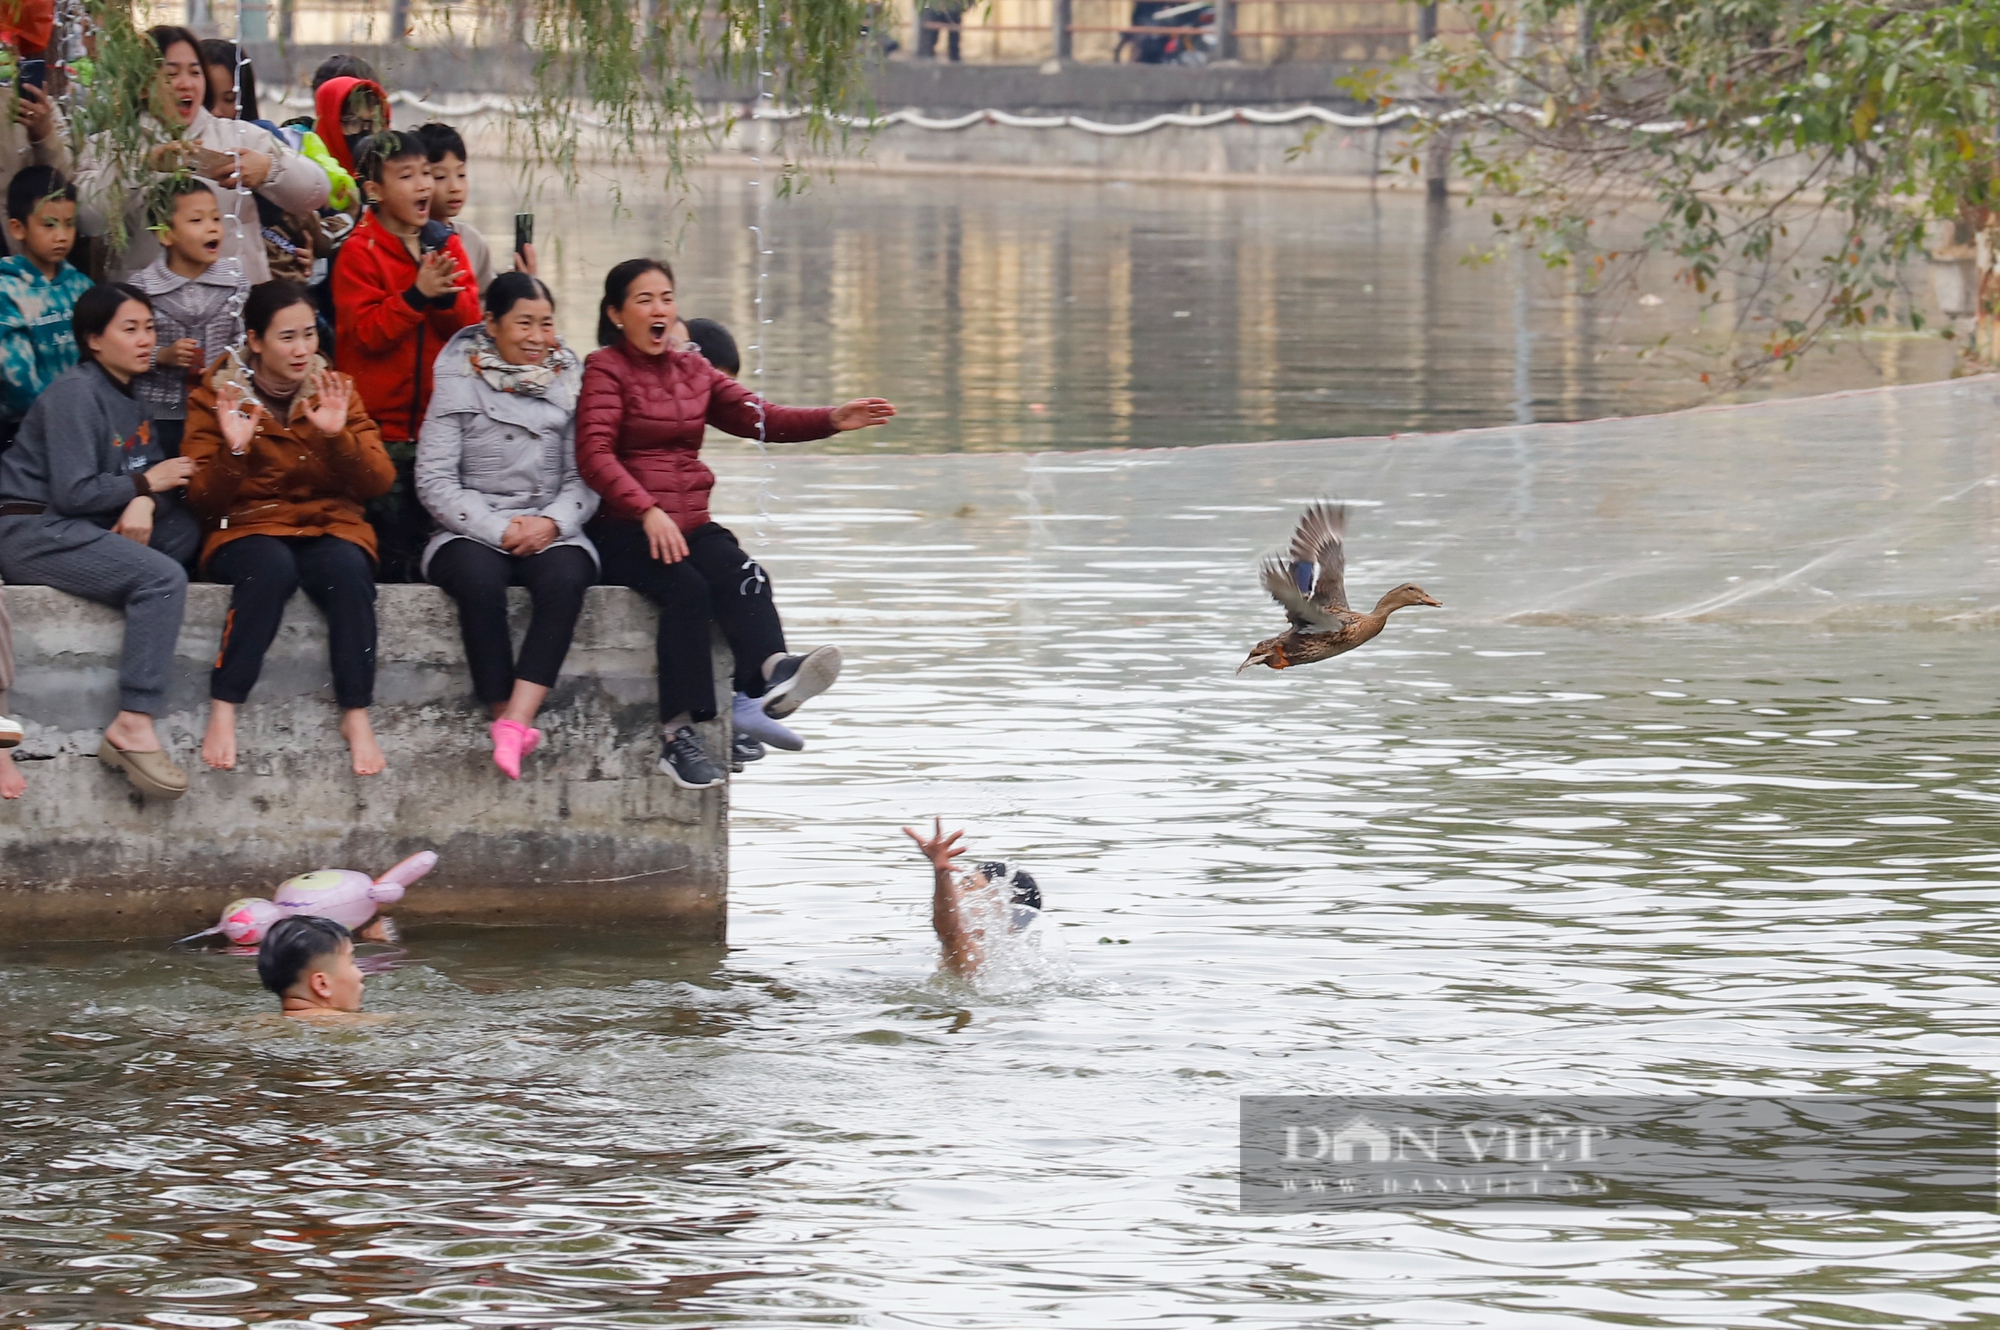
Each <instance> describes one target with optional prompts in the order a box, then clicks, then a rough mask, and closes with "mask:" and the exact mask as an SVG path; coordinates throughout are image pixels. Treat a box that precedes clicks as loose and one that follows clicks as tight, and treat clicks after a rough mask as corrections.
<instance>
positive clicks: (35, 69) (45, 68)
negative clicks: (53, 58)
mask: <svg viewBox="0 0 2000 1330" xmlns="http://www.w3.org/2000/svg"><path fill="white" fill-rule="evenodd" d="M20 79H21V85H22V86H23V87H28V88H42V87H46V86H48V80H49V62H48V61H46V60H23V61H22V62H21V74H20Z"/></svg>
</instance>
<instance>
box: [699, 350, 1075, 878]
mask: <svg viewBox="0 0 2000 1330" xmlns="http://www.w3.org/2000/svg"><path fill="white" fill-rule="evenodd" d="M689 331H690V332H691V331H693V325H692V324H690V325H689ZM976 867H977V868H978V870H979V875H980V876H981V877H983V878H985V879H986V880H987V881H988V882H1005V881H1006V880H1007V865H1006V863H1005V862H1004V861H1002V860H999V859H988V860H987V861H986V862H985V863H983V864H979V865H976ZM1007 900H1008V903H1009V904H1011V905H1025V906H1027V907H1028V908H1029V909H1031V910H1039V909H1041V908H1042V889H1041V888H1040V887H1039V886H1037V885H1035V879H1034V876H1033V875H1032V874H1030V873H1029V872H1027V870H1025V869H1021V870H1017V871H1016V872H1015V873H1014V890H1013V892H1012V894H1010V895H1009V896H1008V898H1007Z"/></svg>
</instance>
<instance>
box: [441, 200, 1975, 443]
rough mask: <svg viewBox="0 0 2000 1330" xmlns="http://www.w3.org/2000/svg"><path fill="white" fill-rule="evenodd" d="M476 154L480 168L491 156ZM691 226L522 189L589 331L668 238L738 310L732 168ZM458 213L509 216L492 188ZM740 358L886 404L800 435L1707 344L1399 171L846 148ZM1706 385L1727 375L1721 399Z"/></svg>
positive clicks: (1511, 415)
mask: <svg viewBox="0 0 2000 1330" xmlns="http://www.w3.org/2000/svg"><path fill="white" fill-rule="evenodd" d="M499 170H500V168H497V167H496V168H495V172H496V174H498V173H499ZM696 183H697V184H698V185H699V187H700V192H699V194H698V195H697V196H695V197H694V198H693V199H692V200H691V202H692V205H693V207H694V209H695V215H694V218H693V220H692V222H690V223H687V224H686V225H685V226H684V225H683V223H684V222H685V220H686V219H685V218H684V217H677V216H675V215H673V214H672V213H671V212H670V210H669V209H668V208H667V206H666V200H665V198H664V197H663V196H662V195H660V194H659V193H658V192H657V190H655V191H653V192H651V193H649V192H648V191H647V190H646V189H644V188H641V187H636V186H633V185H631V184H630V183H629V182H628V184H627V186H626V188H625V190H624V196H625V199H626V202H627V205H628V206H629V207H630V208H631V209H632V210H633V215H631V216H629V217H627V218H624V219H615V218H614V217H613V215H612V211H611V208H610V205H609V203H608V201H607V200H606V198H605V197H604V196H603V195H602V194H601V193H595V192H591V191H590V190H588V189H587V190H586V193H585V194H584V195H583V196H582V197H580V198H576V199H563V198H553V197H552V198H548V199H544V200H543V201H542V202H541V203H539V204H538V205H537V206H538V207H539V208H541V209H542V210H543V212H544V214H545V215H544V217H543V221H542V223H541V227H542V229H541V233H542V234H543V235H544V236H545V237H552V239H551V240H550V241H549V243H547V244H545V247H544V248H545V249H546V250H547V251H548V254H549V257H550V258H552V259H553V260H555V263H554V267H555V277H556V281H557V286H558V288H559V295H560V296H561V297H562V300H563V304H564V308H563V311H562V312H563V315H564V319H565V323H566V327H567V329H568V332H569V334H570V335H571V336H572V337H581V338H585V339H586V344H587V339H588V337H589V335H590V332H591V328H592V321H593V319H594V315H593V313H592V309H593V307H594V302H595V300H596V298H597V296H598V294H599V291H600V287H601V282H602V277H603V273H604V270H605V269H606V268H608V267H609V266H610V265H611V264H612V263H614V262H616V261H618V260H619V259H623V258H628V257H630V256H631V255H632V254H634V253H638V252H642V251H649V250H650V251H653V252H660V253H668V252H672V253H674V254H676V258H675V262H676V265H677V267H678V269H679V274H680V278H681V292H682V305H683V308H684V310H686V311H688V312H691V313H698V314H705V315H708V316H710V317H717V318H721V319H723V320H724V321H725V322H727V323H729V324H730V325H731V326H732V327H733V328H735V329H736V330H737V332H738V334H739V338H740V339H741V340H743V341H745V342H749V341H752V340H754V339H753V338H752V337H750V336H749V335H748V334H749V333H750V332H751V331H752V330H754V329H755V328H756V327H757V326H758V325H757V322H756V309H755V305H754V286H755V282H754V277H755V272H756V264H755V261H754V260H755V255H754V252H753V250H754V245H753V242H752V240H751V237H750V232H749V229H748V228H749V224H750V223H751V222H752V221H753V220H754V210H753V202H752V199H751V196H750V195H749V193H748V191H747V190H746V189H745V188H744V185H743V180H742V177H741V176H739V175H734V174H725V173H719V172H703V173H700V174H698V175H697V177H696ZM501 192H502V191H500V190H498V189H495V190H493V191H481V197H482V198H484V199H485V205H484V207H483V208H481V207H478V206H475V210H474V217H475V220H476V221H477V222H478V223H479V224H480V225H481V226H483V227H485V228H486V230H487V233H488V234H489V235H504V234H507V233H508V231H509V229H510V228H511V226H512V221H511V218H510V216H509V213H510V212H511V210H512V207H513V204H512V203H511V202H508V201H507V200H505V199H504V198H501V197H495V195H496V194H499V193H501ZM767 224H768V226H769V229H770V230H769V233H770V236H771V242H772V243H771V246H770V248H771V250H772V253H771V254H770V255H769V256H768V262H769V264H770V273H771V276H770V280H769V282H768V283H767V287H766V305H765V310H766V313H767V314H768V315H769V317H770V318H771V319H772V322H771V324H770V325H769V326H768V328H767V330H766V344H767V346H766V359H767V365H768V370H767V376H766V378H767V382H768V383H769V385H770V389H771V391H772V392H773V394H774V395H776V396H777V397H779V398H780V399H784V400H794V401H829V400H836V399H842V398H846V397H851V396H857V395H861V394H864V393H874V394H881V395H884V396H888V397H892V398H894V399H895V400H896V401H897V402H898V403H900V404H902V405H903V406H904V408H905V412H904V418H903V420H902V421H900V422H899V423H898V424H897V426H896V427H895V428H894V429H892V430H886V431H871V432H869V433H866V434H863V435H849V436H843V437H842V438H839V439H836V440H830V441H828V442H826V443H823V444H817V445H812V446H811V449H812V450H815V451H859V452H871V451H884V450H887V451H901V452H952V451H960V450H993V449H1023V448H1026V449H1033V448H1042V447H1057V448H1096V447H1107V446H1121V445H1143V446H1155V445H1181V444H1195V443H1220V442H1233V441H1239V440H1251V439H1272V438H1315V437H1328V436H1335V435H1366V434H1388V433H1394V432H1397V431H1409V430H1434V429H1454V428H1461V427H1466V426H1474V425H1491V424H1500V423H1506V422H1509V421H1528V420H1570V419H1583V418H1589V417H1596V416H1605V415H1633V414H1638V413H1642V412H1649V411H1659V410H1665V409H1669V408H1671V407H1676V406H1681V405H1686V404H1689V403H1690V402H1693V401H1695V400H1699V399H1701V398H1702V397H1703V390H1702V389H1701V388H1700V386H1699V384H1698V382H1697V381H1696V380H1695V378H1694V374H1695V370H1694V369H1693V368H1690V366H1689V364H1688V363H1686V362H1685V361H1682V360H1678V359H1672V358H1661V357H1660V356H1658V355H1655V356H1654V357H1652V358H1649V359H1642V358H1641V353H1642V352H1645V351H1646V349H1647V348H1648V347H1650V346H1652V345H1653V344H1654V343H1655V342H1656V341H1657V340H1658V339H1659V338H1660V337H1661V336H1662V335H1664V334H1666V333H1670V332H1671V333H1674V334H1675V335H1676V336H1677V337H1678V338H1680V339H1681V340H1682V342H1683V343H1685V344H1687V345H1689V346H1690V347H1693V346H1700V345H1704V344H1707V343H1708V342H1710V341H1712V340H1713V338H1714V336H1715V333H1714V331H1713V330H1712V329H1704V328H1703V327H1701V326H1698V325H1697V323H1696V318H1695V312H1694V310H1695V307H1694V305H1693V304H1692V303H1691V302H1690V301H1689V300H1687V299H1685V298H1684V297H1683V296H1682V295H1681V294H1680V293H1678V292H1677V291H1676V290H1675V288H1673V287H1672V285H1671V284H1670V283H1668V281H1667V278H1666V274H1665V273H1664V271H1662V272H1661V273H1658V274H1655V275H1654V276H1653V277H1652V278H1651V279H1650V281H1651V284H1652V285H1653V287H1654V289H1655V293H1657V294H1658V295H1659V296H1661V297H1662V303H1660V304H1658V305H1657V306H1645V305H1640V304H1637V303H1635V301H1634V299H1633V297H1634V296H1635V295H1636V294H1638V293H1637V292H1633V291H1628V292H1623V293H1621V294H1618V295H1610V296H1591V295H1586V294H1581V293H1580V292H1579V290H1578V288H1577V285H1576V279H1575V276H1574V274H1572V273H1568V272H1565V271H1554V272H1550V271H1547V270H1544V269H1543V268H1542V266H1541V265H1540V264H1539V263H1538V262H1530V261H1529V260H1528V259H1527V257H1526V256H1525V255H1516V256H1514V257H1512V258H1504V257H1503V258H1502V259H1500V260H1498V261H1496V262H1492V263H1479V262H1473V261H1471V260H1472V258H1473V256H1474V254H1475V251H1477V250H1478V249H1479V248H1481V247H1482V246H1485V245H1488V244H1489V243H1490V240H1491V231H1490V229H1489V228H1488V226H1487V225H1486V222H1485V217H1484V214H1474V213H1468V212H1467V211H1466V210H1465V209H1464V207H1463V206H1462V205H1461V204H1458V203H1447V204H1444V205H1442V206H1439V205H1431V204H1428V203H1427V202H1426V201H1425V200H1423V199H1421V198H1416V197H1411V196H1407V195H1402V194H1395V195H1389V194H1382V195H1373V196H1371V195H1368V194H1361V193H1345V192H1337V191H1309V190H1297V189H1270V190H1254V189H1203V188H1196V187H1192V186H1161V185H1121V184H1117V183H1110V184H1052V183H1046V182H1036V181H1018V180H990V179H939V178H933V177H923V176H917V177H894V176H882V175H874V174H869V173H867V172H864V171H850V172H846V173H843V174H841V175H840V176H838V178H837V179H835V180H834V181H833V182H831V183H826V182H821V183H819V184H817V185H816V186H815V187H814V188H813V189H812V190H811V191H809V192H808V193H806V194H805V195H804V196H803V197H800V198H798V199H795V200H791V201H786V202H781V203H776V204H773V205H772V206H771V208H770V209H769V212H768V216H767ZM1950 369H1951V352H1950V349H1949V346H1948V344H1946V343H1944V342H1941V341H1938V340H1936V339H1935V338H1927V339H1913V338H1904V337H1891V338H1885V339H1881V340H1871V341H1866V342H1850V343H1847V344H1844V345H1842V346H1841V347H1840V348H1839V349H1838V351H1837V352H1836V353H1835V354H1833V355H1830V356H1815V357H1812V358H1809V359H1808V360H1807V362H1806V363H1805V364H1804V366H1803V367H1802V368H1801V369H1800V370H1798V371H1797V372H1795V373H1794V374H1791V375H1786V376H1781V377H1774V378H1772V379H1771V380H1770V381H1769V382H1768V383H1765V384H1761V385H1759V386H1758V387H1757V388H1756V389H1754V390H1752V391H1749V392H1745V393H1741V394H1736V395H1735V398H1740V399H1749V398H1756V397H1761V396H1765V395H1768V394H1771V393H1777V394H1781V395H1782V394H1797V393H1807V392H1822V391H1827V390H1830V389H1836V388H1851V387H1859V386H1865V385H1870V384H1875V383H1881V382H1890V383H1908V382H1916V381H1921V380H1926V379H1936V378H1943V377H1945V376H1946V375H1948V374H1949V373H1950ZM1729 400H1734V398H1733V399H1729Z"/></svg>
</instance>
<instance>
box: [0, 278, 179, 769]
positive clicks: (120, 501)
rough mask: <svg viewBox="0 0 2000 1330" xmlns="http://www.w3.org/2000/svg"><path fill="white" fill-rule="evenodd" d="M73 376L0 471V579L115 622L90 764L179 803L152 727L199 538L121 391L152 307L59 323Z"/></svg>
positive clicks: (24, 427)
mask: <svg viewBox="0 0 2000 1330" xmlns="http://www.w3.org/2000/svg"><path fill="white" fill-rule="evenodd" d="M70 327H71V329H72V330H73V331H74V332H75V334H76V347H77V351H78V352H79V353H80V354H81V355H82V356H83V363H81V364H79V365H77V366H76V367H75V368H73V369H71V370H68V371H66V372H65V373H63V374H62V375H60V376H58V377H57V379H56V380H55V382H53V383H51V384H50V385H49V386H48V388H47V389H46V390H44V391H43V393H42V395H41V396H40V397H39V398H37V399H36V400H35V405H34V406H33V407H32V408H31V409H30V410H29V412H28V416H27V419H25V420H23V421H22V422H21V433H20V436H19V437H18V438H17V439H16V440H15V442H14V446H13V447H12V448H10V449H8V451H7V454H6V457H5V459H4V460H0V578H5V580H6V581H8V582H10V583H15V584H27V585H38V586H52V587H55V588H56V589H57V590H60V591H67V592H69V593H70V594H71V595H73V596H82V597H84V598H85V599H87V600H94V601H98V602H99V603H101V604H105V605H111V606H115V607H116V608H118V609H119V610H121V611H122V612H123V613H124V615H125V648H124V653H123V655H121V656H120V658H119V661H118V716H117V719H115V720H113V721H112V722H111V725H110V727H109V728H108V729H106V730H105V732H104V742H103V743H102V744H101V745H100V746H99V747H98V750H97V756H98V758H99V760H100V761H102V762H103V763H104V764H105V765H106V766H109V767H116V768H118V769H119V770H122V771H123V772H124V773H125V774H126V777H127V778H128V779H130V780H131V782H132V784H133V785H134V786H135V787H136V788H137V789H139V790H140V791H141V792H142V793H144V794H148V795H151V796H153V797H154V798H157V799H178V798H180V797H181V796H182V795H183V794H186V793H187V773H186V772H185V771H183V770H181V768H180V767H179V766H177V765H176V764H175V763H174V760H173V759H172V758H170V757H168V756H167V754H166V751H165V749H164V748H163V747H162V746H161V743H160V736H159V734H158V733H157V732H156V731H155V730H154V728H153V717H154V716H156V715H158V714H159V713H160V711H161V709H162V708H164V707H165V706H166V702H167V687H168V685H169V684H170V683H171V682H172V680H173V665H174V643H175V641H176V640H177V639H178V638H179V637H180V631H181V612H182V611H183V610H184V609H185V608H186V606H187V569H186V568H185V567H183V566H182V565H183V564H185V563H186V561H187V560H189V559H191V558H193V557H194V551H195V546H196V545H198V544H199V543H200V542H201V528H200V527H199V526H198V525H197V524H196V523H195V520H194V518H193V517H191V516H190V515H189V514H188V512H187V510H186V509H184V508H182V507H181V506H180V503H179V500H178V497H177V496H176V495H175V493H174V491H175V490H177V489H179V488H180V487H181V486H183V485H185V484H187V482H188V476H189V475H190V474H191V473H192V472H193V470H194V464H193V463H192V462H190V461H188V460H187V459H186V458H181V457H175V458H169V457H167V455H166V454H165V452H164V451H163V450H162V449H161V448H160V445H159V441H158V440H156V439H155V438H153V432H152V422H151V421H149V420H148V419H147V418H146V411H145V408H144V407H142V406H140V405H139V403H138V402H136V401H135V400H133V397H132V380H133V378H134V377H135V376H137V375H140V374H143V373H145V372H146V371H147V370H148V369H150V368H151V367H152V363H153V346H154V340H155V338H154V332H153V306H152V303H151V302H150V301H148V300H147V299H146V297H145V296H144V295H142V294H141V293H140V292H139V291H137V290H136V289H134V288H132V287H129V286H126V285H124V284H123V283H119V284H117V285H104V286H94V287H92V288H91V289H90V290H88V291H86V292H84V293H83V295H82V296H81V297H80V298H79V299H78V300H77V302H76V310H75V312H74V313H73V314H72V315H71V317H70Z"/></svg>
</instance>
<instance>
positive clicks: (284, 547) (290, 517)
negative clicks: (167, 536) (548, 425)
mask: <svg viewBox="0 0 2000 1330" xmlns="http://www.w3.org/2000/svg"><path fill="white" fill-rule="evenodd" d="M243 328H244V348H245V353H244V355H243V356H242V358H241V359H239V358H238V357H237V356H236V355H235V354H234V353H231V354H229V355H227V356H224V357H223V358H222V359H221V360H219V361H217V362H216V364H215V365H214V366H213V367H211V368H210V369H209V371H208V373H207V374H206V375H205V376H204V377H203V379H202V382H201V386H200V387H198V388H196V389H195V390H194V392H193V393H192V394H191V395H190V396H189V398H188V422H187V438H186V440H185V441H184V442H183V444H182V449H181V455H182V456H183V457H186V458H188V459H190V460H192V461H193V462H194V463H195V464H196V471H195V474H194V480H193V483H192V484H190V485H189V487H188V505H189V506H190V507H191V508H193V509H194V510H195V511H196V512H197V513H199V514H201V516H203V517H204V518H206V519H208V522H209V524H210V525H209V532H208V538H207V540H206V541H205V542H204V543H203V547H202V563H203V566H204V567H205V569H206V571H207V572H208V574H209V576H210V577H212V578H214V579H215V580H216V581H218V582H226V583H228V584H229V585H230V586H231V587H233V588H234V591H233V592H232V594H231V595H230V598H229V618H228V620H227V621H226V623H225V626H224V628H223V632H222V647H221V650H220V651H219V652H218V653H217V655H216V661H215V669H214V672H213V673H212V674H210V676H209V698H210V702H209V712H208V730H207V732H206V733H205V734H204V735H203V736H202V741H201V757H202V760H203V761H204V762H206V763H208V765H209V766H211V767H214V768H216V769H217V770H219V771H227V770H230V769H232V768H234V767H235V765H236V757H237V753H236V709H237V708H238V707H240V706H242V705H243V704H244V703H245V702H246V701H248V700H249V698H250V690H251V688H252V687H253V686H254V685H255V684H256V682H257V676H258V674H259V673H261V672H262V670H263V666H264V653H265V652H266V651H267V650H269V648H270V645H271V641H272V639H273V638H275V637H276V636H277V633H278V626H279V624H280V623H281V622H282V621H283V619H284V615H285V605H286V603H287V602H288V601H290V600H291V598H292V593H293V592H295V591H297V590H299V589H300V588H301V587H303V588H304V589H305V593H306V595H307V596H309V597H311V599H312V602H313V604H315V605H317V606H318V607H319V608H320V611H321V612H322V613H324V614H325V615H326V626H327V637H328V642H329V651H330V656H331V659H332V665H333V694H334V702H335V705H337V706H338V707H339V708H340V734H341V737H342V738H343V739H345V740H347V746H348V750H349V752H350V754H351V756H352V758H353V767H354V774H355V775H357V776H372V775H374V774H376V773H377V772H379V771H381V770H382V768H383V766H384V765H385V763H384V759H383V756H382V748H381V745H380V744H379V743H377V742H376V739H375V731H374V728H373V726H372V725H371V723H370V721H369V718H368V708H369V707H370V706H371V705H372V704H373V702H374V695H375V578H374V571H373V569H372V568H371V566H370V561H371V560H372V559H373V558H374V556H375V532H374V529H373V528H372V527H370V526H369V525H368V522H367V519H366V518H365V517H364V516H363V514H362V504H363V502H365V501H366V500H368V499H372V498H374V497H375V496H376V495H378V494H382V493H383V492H385V491H386V490H387V489H388V488H389V486H390V484H391V482H393V481H394V479H395V474H396V473H395V468H394V467H392V466H391V465H390V463H389V456H388V454H387V453H385V452H384V451H383V450H382V440H381V436H380V434H379V433H378V432H377V430H376V428H375V422H374V421H373V420H370V419H369V417H368V410H367V407H366V406H365V405H363V403H362V400H361V398H360V396H359V395H358V394H357V393H356V392H355V391H354V389H353V385H352V384H350V383H349V382H348V380H347V378H346V377H345V376H344V375H341V374H336V373H334V372H333V371H332V370H330V369H328V368H327V365H326V361H325V359H324V358H323V357H321V355H320V354H319V325H318V322H317V320H316V319H315V317H314V311H313V307H312V303H311V301H310V300H309V299H308V298H307V296H306V291H305V288H304V287H302V286H300V285H298V284H297V283H296V282H266V283H265V284H264V285H262V286H259V287H257V288H256V289H254V290H253V291H251V293H250V299H249V301H248V302H247V303H246V304H245V305H244V306H243Z"/></svg>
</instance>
